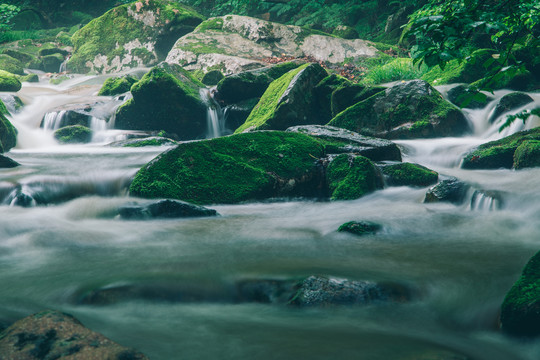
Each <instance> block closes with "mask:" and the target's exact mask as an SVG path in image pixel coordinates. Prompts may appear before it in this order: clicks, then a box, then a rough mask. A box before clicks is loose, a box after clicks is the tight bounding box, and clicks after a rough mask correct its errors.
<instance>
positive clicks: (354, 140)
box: [287, 125, 401, 161]
mask: <svg viewBox="0 0 540 360" xmlns="http://www.w3.org/2000/svg"><path fill="white" fill-rule="evenodd" d="M287 131H291V132H299V133H303V134H306V135H310V136H314V137H317V138H319V139H321V140H324V142H323V145H324V147H325V153H327V154H344V153H354V154H358V155H362V156H365V157H367V158H368V159H370V160H372V161H384V160H391V161H401V151H400V150H399V148H398V146H397V145H396V144H394V143H393V142H391V141H389V140H385V139H379V138H373V137H369V136H364V135H360V134H358V133H355V132H353V131H350V130H346V129H341V128H336V127H333V126H323V125H302V126H293V127H290V128H288V129H287Z"/></svg>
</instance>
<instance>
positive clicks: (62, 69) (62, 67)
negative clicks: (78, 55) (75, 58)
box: [58, 56, 71, 73]
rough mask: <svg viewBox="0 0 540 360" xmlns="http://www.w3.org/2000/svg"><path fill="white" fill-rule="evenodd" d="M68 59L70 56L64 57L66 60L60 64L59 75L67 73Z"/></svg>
mask: <svg viewBox="0 0 540 360" xmlns="http://www.w3.org/2000/svg"><path fill="white" fill-rule="evenodd" d="M70 58H71V56H68V57H66V59H65V60H64V61H63V62H62V63H61V64H60V69H58V72H59V73H65V72H67V62H68V61H69V59H70Z"/></svg>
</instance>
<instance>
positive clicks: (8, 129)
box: [0, 104, 17, 153]
mask: <svg viewBox="0 0 540 360" xmlns="http://www.w3.org/2000/svg"><path fill="white" fill-rule="evenodd" d="M2 105H3V104H2ZM16 144H17V129H16V128H15V127H14V126H13V125H12V124H11V122H10V121H9V120H8V119H7V118H6V117H5V116H4V115H3V114H2V113H0V153H3V152H7V151H9V150H10V149H11V148H13V147H15V145H16Z"/></svg>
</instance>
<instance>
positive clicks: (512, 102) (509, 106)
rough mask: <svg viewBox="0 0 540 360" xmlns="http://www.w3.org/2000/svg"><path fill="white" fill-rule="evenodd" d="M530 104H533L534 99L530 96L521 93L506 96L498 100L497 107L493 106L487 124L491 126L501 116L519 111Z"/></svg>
mask: <svg viewBox="0 0 540 360" xmlns="http://www.w3.org/2000/svg"><path fill="white" fill-rule="evenodd" d="M532 102H534V99H533V98H532V97H531V96H530V95H528V94H525V93H522V92H513V93H510V94H506V95H504V96H503V97H502V98H501V99H500V100H499V102H498V103H497V106H495V109H494V110H493V113H492V114H491V116H490V117H489V122H490V123H491V124H493V123H494V122H495V120H497V118H499V117H500V116H501V115H502V114H504V113H506V112H509V111H512V110H516V109H519V108H520V107H522V106H525V105H527V104H530V103H532Z"/></svg>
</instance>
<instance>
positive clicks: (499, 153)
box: [461, 128, 540, 169]
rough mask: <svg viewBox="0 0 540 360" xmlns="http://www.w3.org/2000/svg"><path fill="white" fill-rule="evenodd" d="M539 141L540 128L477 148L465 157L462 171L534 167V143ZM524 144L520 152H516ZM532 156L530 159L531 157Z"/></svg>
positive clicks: (518, 133)
mask: <svg viewBox="0 0 540 360" xmlns="http://www.w3.org/2000/svg"><path fill="white" fill-rule="evenodd" d="M538 140H540V128H534V129H531V130H525V131H520V132H517V133H515V134H512V135H510V136H507V137H504V138H502V139H499V140H495V141H490V142H488V143H485V144H482V145H480V146H478V147H477V148H476V149H473V150H472V151H470V152H469V153H468V154H467V155H465V157H464V159H463V161H462V163H461V167H462V168H464V169H499V168H506V169H511V168H512V167H516V168H524V167H531V166H535V164H536V163H537V162H536V160H535V159H534V156H536V151H537V150H536V145H537V144H536V141H538ZM524 142H526V144H525V145H523V147H521V149H520V151H519V152H518V153H517V154H516V150H517V149H518V147H520V146H521V145H522V144H523V143H524ZM531 156H532V157H531Z"/></svg>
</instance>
